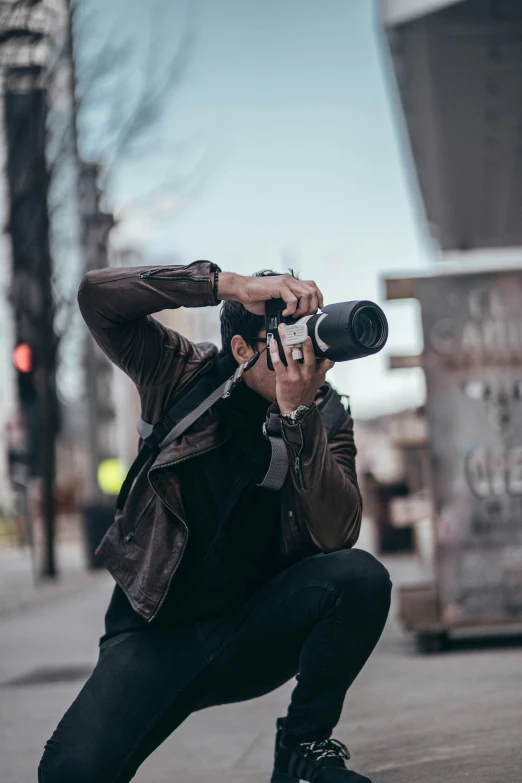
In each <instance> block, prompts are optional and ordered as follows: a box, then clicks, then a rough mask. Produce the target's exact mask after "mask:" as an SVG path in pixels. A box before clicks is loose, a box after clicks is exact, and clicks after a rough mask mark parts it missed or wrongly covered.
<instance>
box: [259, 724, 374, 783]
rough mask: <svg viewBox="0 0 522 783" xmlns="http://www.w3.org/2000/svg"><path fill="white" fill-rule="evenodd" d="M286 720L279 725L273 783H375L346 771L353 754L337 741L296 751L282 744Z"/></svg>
mask: <svg viewBox="0 0 522 783" xmlns="http://www.w3.org/2000/svg"><path fill="white" fill-rule="evenodd" d="M283 721H284V719H282V718H280V719H279V720H278V721H277V735H276V749H275V762H274V771H273V773H272V777H271V779H270V783H371V781H370V780H369V778H365V777H364V776H363V775H358V774H357V772H352V771H351V770H349V769H346V765H345V763H344V762H345V761H347V760H348V759H349V758H350V751H349V750H348V748H347V747H346V745H343V743H342V742H339V741H338V740H334V739H326V740H319V741H317V742H301V743H299V744H297V745H293V746H292V747H288V748H287V747H285V746H284V745H283V744H282V743H281V730H282V728H283Z"/></svg>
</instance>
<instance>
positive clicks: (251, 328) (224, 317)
mask: <svg viewBox="0 0 522 783" xmlns="http://www.w3.org/2000/svg"><path fill="white" fill-rule="evenodd" d="M289 273H290V274H291V275H292V277H295V278H296V279H298V276H297V275H296V274H294V272H293V270H292V269H290V270H289ZM280 274H282V273H281V272H274V271H273V270H272V269H262V270H261V271H260V272H255V273H254V274H253V275H252V277H272V276H274V275H280ZM219 318H220V320H221V351H220V353H221V355H222V356H224V355H226V354H229V355H230V354H232V349H231V343H232V338H233V337H234V335H235V334H239V335H241V337H242V338H243V339H244V340H245V342H247V343H249V344H251V345H252V344H253V343H254V342H255V339H256V337H257V335H258V334H259V332H260V331H261V329H262V328H263V327H264V325H265V316H264V315H256V314H255V313H251V312H250V310H247V309H246V307H244V306H243V305H242V304H241V303H240V302H228V301H226V302H223V304H222V305H221V310H220V311H219Z"/></svg>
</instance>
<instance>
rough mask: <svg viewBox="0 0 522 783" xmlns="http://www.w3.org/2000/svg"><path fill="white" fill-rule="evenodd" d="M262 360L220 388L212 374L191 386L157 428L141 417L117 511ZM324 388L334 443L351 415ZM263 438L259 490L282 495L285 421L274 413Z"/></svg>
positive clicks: (323, 409) (324, 411) (328, 388)
mask: <svg viewBox="0 0 522 783" xmlns="http://www.w3.org/2000/svg"><path fill="white" fill-rule="evenodd" d="M258 359H259V354H258V353H256V354H255V355H254V356H253V357H252V359H250V361H249V362H246V363H245V364H242V365H240V366H239V367H238V368H237V370H236V371H235V373H234V374H233V375H232V376H231V377H230V378H228V379H227V380H226V381H225V382H224V383H222V384H221V385H220V386H218V387H217V388H214V386H213V381H214V375H213V373H212V372H210V373H205V374H204V375H202V376H200V377H199V378H197V380H196V381H194V382H193V383H192V384H189V386H188V387H187V388H186V389H185V390H184V392H183V394H182V396H181V397H180V399H178V400H176V402H175V403H174V405H173V406H172V407H171V408H170V409H169V410H168V411H167V412H166V413H165V414H164V415H163V416H162V417H161V418H160V419H159V420H158V421H157V422H156V424H154V425H152V424H149V423H148V422H146V421H144V420H143V419H142V417H141V416H139V417H138V422H137V429H138V434H139V436H140V438H141V439H142V440H143V446H142V448H141V449H140V451H139V453H138V455H137V457H136V459H135V460H134V462H133V463H132V465H131V467H130V469H129V472H128V474H127V476H126V478H125V481H124V482H123V484H122V487H121V489H120V493H119V495H118V498H117V500H116V508H117V509H120V510H121V509H122V508H123V507H124V505H125V502H126V500H127V497H128V495H129V492H130V489H131V487H132V484H133V483H134V480H135V478H136V476H137V475H138V474H139V472H140V470H141V469H142V468H143V466H144V465H145V464H146V463H147V461H148V460H149V459H150V457H151V455H152V454H154V456H157V455H158V454H159V453H160V451H161V450H162V449H164V448H165V447H166V446H168V445H169V444H170V443H172V442H173V441H174V440H176V438H179V437H180V436H181V435H182V434H183V433H184V432H185V431H186V430H187V429H188V428H189V427H190V426H192V424H194V422H196V421H197V420H198V419H199V418H200V417H201V416H202V415H203V414H204V413H205V412H206V411H208V410H209V409H210V408H211V407H212V406H213V405H214V404H215V403H216V402H217V401H218V400H219V399H220V398H225V399H226V398H227V397H229V396H230V395H231V393H232V392H233V390H234V389H235V388H236V386H237V385H238V384H239V383H241V381H242V378H243V374H244V373H245V372H246V371H247V370H249V369H250V368H251V367H253V366H254V364H255V363H256V361H257V360H258ZM321 388H322V390H323V392H324V398H323V400H322V401H321V403H320V404H319V406H318V407H319V412H320V414H321V417H322V419H323V422H324V424H325V427H326V430H327V434H328V440H329V441H330V440H331V439H332V438H333V437H334V436H335V435H336V433H337V432H338V430H339V428H340V426H341V425H342V423H343V422H344V420H345V418H346V416H347V411H346V409H345V407H344V405H343V404H342V402H341V398H340V396H339V394H338V393H337V392H336V391H335V389H333V388H332V387H331V386H330V384H328V383H325V384H324V385H323V386H322V387H321ZM263 434H264V435H265V437H267V438H268V439H269V441H270V446H271V457H270V464H269V466H268V470H267V472H266V474H265V476H264V478H263V480H262V482H261V483H260V484H258V486H259V487H262V488H264V489H270V490H272V491H278V490H280V489H281V487H282V486H283V483H284V481H285V478H286V475H287V473H288V464H289V461H288V453H287V450H286V445H285V443H284V440H283V437H282V428H281V420H280V418H279V415H278V414H277V413H270V415H269V416H268V417H267V420H266V421H265V423H264V425H263Z"/></svg>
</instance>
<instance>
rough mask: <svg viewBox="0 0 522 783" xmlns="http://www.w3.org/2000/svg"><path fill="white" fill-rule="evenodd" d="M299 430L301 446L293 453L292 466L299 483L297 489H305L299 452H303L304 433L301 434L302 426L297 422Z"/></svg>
mask: <svg viewBox="0 0 522 783" xmlns="http://www.w3.org/2000/svg"><path fill="white" fill-rule="evenodd" d="M298 426H299V430H300V432H301V447H300V449H299V451H298V452H297V454H296V455H295V461H294V468H295V472H296V475H297V481H298V484H299V489H306V482H305V477H304V472H303V465H302V463H301V454H302V453H303V449H304V434H303V428H302V427H301V425H300V424H299V425H298Z"/></svg>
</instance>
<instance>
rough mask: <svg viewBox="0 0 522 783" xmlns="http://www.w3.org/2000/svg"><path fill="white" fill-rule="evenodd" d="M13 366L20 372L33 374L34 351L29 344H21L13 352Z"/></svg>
mask: <svg viewBox="0 0 522 783" xmlns="http://www.w3.org/2000/svg"><path fill="white" fill-rule="evenodd" d="M13 364H14V366H15V368H16V369H17V370H18V372H31V370H32V369H33V349H32V348H31V346H30V345H28V344H27V343H20V345H17V346H16V348H15V349H14V351H13Z"/></svg>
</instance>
